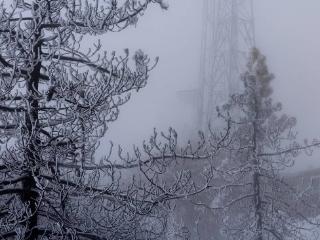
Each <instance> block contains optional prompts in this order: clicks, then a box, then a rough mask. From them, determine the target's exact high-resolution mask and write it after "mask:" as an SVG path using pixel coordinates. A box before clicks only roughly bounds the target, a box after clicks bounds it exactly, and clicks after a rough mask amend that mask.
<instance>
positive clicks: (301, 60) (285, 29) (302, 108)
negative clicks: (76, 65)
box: [102, 0, 320, 168]
mask: <svg viewBox="0 0 320 240" xmlns="http://www.w3.org/2000/svg"><path fill="white" fill-rule="evenodd" d="M168 2H169V4H170V8H169V10H168V11H163V10H161V9H160V8H158V7H152V8H150V9H149V11H147V12H146V14H145V16H143V17H142V18H141V19H140V22H138V25H137V26H136V27H132V28H130V29H127V30H126V31H124V32H120V33H110V34H109V35H107V36H105V37H104V38H103V39H102V40H103V44H104V46H105V47H106V48H108V49H110V50H117V51H122V50H123V49H124V48H129V49H131V50H132V53H133V52H134V50H136V49H140V48H141V49H142V50H143V51H145V52H146V53H148V54H149V55H150V57H156V56H159V57H160V62H159V64H158V66H157V67H156V69H155V70H154V71H152V72H151V74H150V79H149V84H148V86H147V87H146V88H145V89H142V90H141V91H140V92H139V93H137V94H134V95H133V96H132V99H131V101H130V102H129V103H127V104H126V106H124V107H122V109H121V113H120V117H119V119H118V121H116V122H115V123H113V124H112V125H110V129H109V132H108V133H107V135H108V136H107V139H112V140H113V141H114V142H115V143H117V144H118V143H122V144H123V145H124V146H127V147H128V146H130V145H131V144H137V145H139V144H140V143H141V141H142V139H146V138H148V136H149V135H150V134H151V133H152V131H153V127H157V128H158V129H159V130H166V129H167V128H168V127H169V126H173V127H175V128H176V129H177V130H178V133H179V131H180V135H182V136H184V137H185V135H186V134H185V129H188V128H192V127H193V126H192V125H193V124H192V123H193V120H192V118H194V116H193V111H192V109H191V105H187V104H181V101H180V100H179V99H178V97H177V92H179V91H181V90H188V89H194V88H196V87H197V85H198V81H199V80H198V79H199V64H200V63H199V62H200V43H201V30H202V26H201V25H202V2H201V0H196V1H195V0H171V1H168ZM254 3H255V25H256V42H257V46H258V47H259V48H260V50H261V52H262V53H263V54H265V55H266V56H267V63H268V65H269V68H270V71H271V72H273V73H274V74H275V76H276V79H275V80H274V81H273V83H272V84H273V88H274V98H275V100H278V101H281V102H282V103H283V106H284V111H285V112H286V113H288V114H290V115H292V116H295V117H297V119H298V126H297V130H298V131H299V135H300V137H301V138H304V137H308V138H312V137H317V136H318V137H319V138H320V111H319V109H318V103H319V102H320V94H319V90H320V66H319V65H320V64H319V61H320V46H319V43H320V28H319V23H320V1H319V0H308V1H303V0H255V2H254ZM318 156H320V154H318ZM317 158H318V157H317V156H314V157H313V158H312V160H310V159H309V160H304V159H305V158H304V157H301V159H303V160H300V162H299V163H298V165H299V168H301V167H303V168H310V167H311V166H313V165H315V164H316V162H317ZM319 158H320V157H319ZM318 165H320V160H319V164H318Z"/></svg>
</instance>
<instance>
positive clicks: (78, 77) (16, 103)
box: [0, 0, 212, 240]
mask: <svg viewBox="0 0 320 240" xmlns="http://www.w3.org/2000/svg"><path fill="white" fill-rule="evenodd" d="M151 4H159V5H160V6H161V7H162V8H166V7H167V6H166V4H165V3H164V2H162V1H161V0H144V1H142V0H141V1H136V0H126V1H117V0H105V1H103V0H101V1H99V0H50V1H49V0H28V1H27V0H25V1H24V0H15V1H12V2H7V1H2V2H1V5H0V11H1V12H0V66H1V67H0V75H1V76H0V77H1V81H0V139H1V144H2V145H1V147H2V149H1V154H0V163H1V165H0V176H1V182H0V187H1V189H0V237H1V239H13V238H15V239H26V240H35V239H155V238H157V237H160V236H161V234H162V232H163V229H164V228H165V223H166V222H165V219H166V216H165V211H163V209H164V207H166V204H167V201H168V200H171V199H176V198H182V197H184V196H186V195H190V194H196V193H197V192H201V191H203V190H204V189H206V188H207V187H208V184H209V182H210V178H211V176H212V174H211V172H210V171H207V174H206V175H205V181H204V182H205V184H204V185H203V186H202V187H197V186H195V184H194V183H193V182H192V179H191V177H190V174H189V172H188V171H184V170H182V171H180V172H179V173H177V174H176V175H174V176H171V181H170V182H169V183H168V182H166V181H164V180H163V179H161V176H162V175H165V173H166V169H167V168H168V166H169V165H170V164H171V163H172V162H174V161H173V160H176V159H178V158H179V157H183V158H186V159H193V158H195V157H196V156H198V155H199V153H200V151H202V150H201V149H202V147H203V146H204V145H203V144H202V143H200V144H199V146H198V147H197V148H195V149H192V148H190V147H187V148H186V149H184V150H182V151H181V152H180V155H179V154H178V152H179V151H178V150H177V149H178V148H177V140H176V139H177V136H176V134H175V132H174V131H173V130H170V131H169V134H168V135H164V134H163V135H162V138H163V139H164V140H165V142H164V143H161V144H160V143H159V142H158V140H157V139H158V136H157V134H156V133H155V135H154V136H153V137H152V138H151V140H150V142H149V143H146V144H144V147H143V148H142V150H139V149H137V148H135V154H134V156H133V157H130V156H129V157H128V156H126V155H125V156H124V154H123V153H122V151H121V149H119V156H120V157H121V160H122V162H120V163H119V162H114V161H111V157H110V156H111V153H110V154H109V155H108V156H106V157H105V158H104V159H103V160H101V162H97V161H96V160H95V158H94V154H95V150H96V149H97V146H98V141H99V139H100V138H101V137H102V136H104V134H105V132H106V129H107V125H108V123H110V122H112V121H115V120H116V119H117V117H118V114H119V107H120V106H121V105H123V104H124V103H126V102H127V101H128V100H129V98H130V93H131V92H132V91H134V90H137V91H138V90H139V89H141V88H143V87H144V86H145V85H146V81H147V79H148V74H149V71H150V70H151V69H152V68H153V66H154V64H152V62H151V61H150V59H149V58H148V56H147V55H145V54H144V53H143V52H142V51H137V52H136V53H135V54H134V56H133V61H130V57H129V51H128V50H125V52H124V54H123V55H120V56H116V55H115V53H114V52H110V53H108V52H106V51H102V45H101V44H100V42H99V41H97V42H96V43H94V44H93V45H92V47H91V48H87V49H85V48H84V46H83V44H84V43H85V42H87V43H88V42H89V40H88V39H92V38H90V36H100V35H103V34H105V33H106V32H114V31H122V30H124V29H125V28H127V27H128V26H130V25H132V24H136V22H137V20H138V18H139V16H140V15H141V14H143V12H144V11H145V10H146V9H147V7H148V6H149V5H151ZM134 65H135V67H134ZM130 66H131V67H130ZM111 149H112V148H111ZM110 151H111V150H110ZM133 168H138V169H140V171H141V173H142V174H141V176H140V177H133V178H131V177H126V178H125V179H124V178H123V175H125V174H128V176H130V174H131V175H132V173H129V170H130V169H133ZM129 178H130V179H132V181H129V180H128V179H129ZM151 223H152V224H151Z"/></svg>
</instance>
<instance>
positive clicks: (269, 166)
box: [211, 49, 319, 240]
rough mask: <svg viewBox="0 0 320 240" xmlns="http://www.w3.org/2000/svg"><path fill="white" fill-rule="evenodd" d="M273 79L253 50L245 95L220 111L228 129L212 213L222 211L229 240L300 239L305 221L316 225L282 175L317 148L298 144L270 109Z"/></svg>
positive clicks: (287, 122) (288, 123)
mask: <svg viewBox="0 0 320 240" xmlns="http://www.w3.org/2000/svg"><path fill="white" fill-rule="evenodd" d="M272 79H273V75H272V74H270V73H269V71H268V68H267V65H266V59H265V57H264V56H263V55H261V54H260V52H259V50H258V49H253V50H252V52H251V55H250V60H249V62H248V65H247V71H246V72H245V73H244V74H243V76H242V80H243V83H244V90H243V92H242V93H241V94H235V95H233V96H232V97H231V98H230V100H229V102H228V103H227V104H226V105H224V106H223V107H222V108H221V109H218V113H219V117H220V118H221V119H224V120H225V121H227V122H229V123H230V124H231V129H230V135H229V136H228V139H229V140H228V141H229V143H228V147H227V148H225V150H224V154H225V161H223V162H222V165H221V166H220V168H219V172H220V173H221V175H222V176H223V179H224V182H223V184H222V187H221V188H220V191H219V196H220V201H216V203H215V204H213V205H212V206H211V208H213V209H223V211H224V212H223V215H224V224H225V235H226V236H227V237H228V239H245V240H249V239H252V240H266V239H268V240H269V239H277V240H284V239H304V236H303V232H302V231H301V230H302V227H303V221H307V222H309V223H312V224H317V222H312V221H311V220H310V219H308V218H307V216H308V211H309V212H310V211H314V209H315V207H316V205H314V206H313V205H311V204H310V205H309V204H307V203H306V202H305V200H306V198H305V197H304V196H303V194H299V193H298V192H297V191H296V190H295V188H294V187H293V186H290V185H289V184H288V183H287V182H286V181H285V180H284V178H283V177H282V175H283V170H285V169H286V168H288V167H290V166H292V165H293V164H294V158H295V157H296V156H297V154H298V153H299V152H300V151H301V150H308V149H310V147H313V146H318V145H319V142H318V141H314V142H312V143H310V144H308V143H306V144H298V143H297V142H296V140H295V139H296V132H295V131H294V126H295V124H296V120H295V118H292V117H289V116H287V115H285V114H280V111H281V104H279V103H276V104H274V103H273V101H272V98H271V94H272V89H271V87H270V82H271V80H272ZM302 206H303V207H302Z"/></svg>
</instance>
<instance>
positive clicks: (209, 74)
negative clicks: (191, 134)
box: [199, 0, 255, 131]
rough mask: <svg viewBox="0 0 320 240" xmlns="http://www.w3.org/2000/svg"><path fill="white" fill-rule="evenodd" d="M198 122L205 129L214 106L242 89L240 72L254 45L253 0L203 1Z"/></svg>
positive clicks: (210, 122)
mask: <svg viewBox="0 0 320 240" xmlns="http://www.w3.org/2000/svg"><path fill="white" fill-rule="evenodd" d="M201 45H202V46H201V61H200V80H201V83H200V108H199V111H200V113H199V116H200V119H199V125H200V128H201V129H202V130H203V131H205V130H206V129H207V128H208V125H209V124H212V122H213V120H214V119H215V112H216V107H217V106H219V105H222V104H223V103H225V102H226V101H227V99H228V97H229V96H230V95H232V94H234V93H236V92H238V91H239V90H240V89H241V81H240V75H241V73H242V72H243V70H244V68H245V64H246V61H247V55H248V52H249V50H250V49H251V48H252V47H254V46H255V31H254V14H253V0H204V2H203V30H202V44H201Z"/></svg>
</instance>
